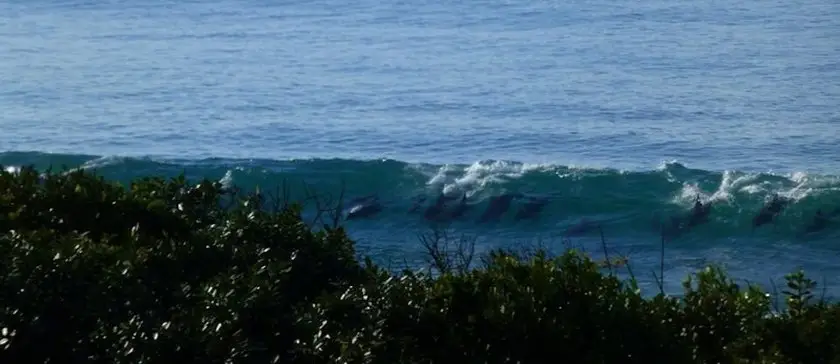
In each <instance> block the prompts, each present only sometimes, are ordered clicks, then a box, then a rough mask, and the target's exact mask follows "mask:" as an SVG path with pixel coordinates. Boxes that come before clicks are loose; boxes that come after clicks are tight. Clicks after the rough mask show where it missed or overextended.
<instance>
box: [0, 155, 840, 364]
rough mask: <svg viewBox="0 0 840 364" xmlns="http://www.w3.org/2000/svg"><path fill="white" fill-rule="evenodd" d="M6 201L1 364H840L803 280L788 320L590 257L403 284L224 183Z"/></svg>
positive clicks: (59, 192) (794, 286)
mask: <svg viewBox="0 0 840 364" xmlns="http://www.w3.org/2000/svg"><path fill="white" fill-rule="evenodd" d="M0 202H2V204H0V226H2V236H0V303H2V305H0V362H2V363H47V362H59V363H72V362H85V363H172V362H201V363H438V362H450V361H456V362H463V363H517V362H518V363H542V362H558V361H565V360H568V361H571V362H581V363H619V362H620V363H636V362H638V363H652V362H656V363H660V362H662V363H748V362H749V363H753V362H766V363H840V305H838V304H830V303H827V302H822V301H816V302H815V301H814V297H813V293H812V292H813V291H814V289H815V288H816V285H815V283H814V282H813V281H811V280H809V279H807V278H806V277H805V276H804V274H802V272H797V273H794V274H791V275H789V276H788V286H789V289H788V290H787V291H786V292H785V293H784V294H785V295H786V298H787V305H786V307H787V309H785V310H784V311H782V312H774V310H772V309H771V297H770V296H769V295H768V294H766V293H765V292H763V291H762V290H761V289H759V288H758V287H755V286H749V287H739V286H738V285H736V284H735V283H734V282H733V281H732V280H731V279H730V278H728V277H727V276H726V274H725V273H724V272H722V271H721V270H720V269H717V268H714V267H710V268H708V269H706V270H703V271H701V272H698V273H697V274H695V275H693V276H692V277H690V279H687V280H686V282H685V285H684V288H685V292H684V295H683V296H682V297H680V298H674V297H668V296H665V295H659V296H656V297H653V298H645V297H643V296H641V295H640V293H639V290H638V289H637V287H636V285H635V282H633V281H622V280H620V279H619V278H617V277H616V276H615V275H613V274H609V273H605V272H604V269H603V268H601V267H600V266H599V265H598V264H597V263H596V262H594V261H593V260H591V259H589V258H587V257H586V256H584V255H581V254H579V253H577V252H575V251H567V252H565V253H563V254H561V255H560V256H556V257H552V256H549V255H548V254H546V253H545V252H543V251H536V252H535V253H533V254H527V255H522V254H516V253H513V252H508V251H493V252H491V253H490V254H489V255H488V256H487V257H485V264H483V265H482V266H478V267H473V268H469V269H464V267H461V268H460V269H451V270H450V269H443V270H442V271H441V272H438V273H436V274H431V273H418V272H410V271H405V272H402V273H400V274H394V273H391V272H388V271H386V270H384V269H381V268H379V267H377V266H375V265H374V264H373V263H371V262H370V260H368V259H365V260H363V261H360V259H358V258H357V256H356V252H355V250H354V245H353V242H352V241H351V240H350V239H349V238H348V236H347V235H346V234H345V232H344V230H343V229H342V228H341V227H338V226H330V225H327V226H324V228H322V229H317V230H313V229H312V227H311V226H309V225H308V224H306V223H304V221H303V220H302V218H301V206H299V205H295V204H292V205H288V206H284V207H283V208H279V209H275V210H272V209H268V208H266V201H265V198H264V197H262V196H261V195H259V194H249V195H238V194H237V193H235V192H234V191H231V190H226V189H224V188H222V186H221V185H219V184H218V183H215V182H211V181H206V180H205V181H201V182H200V183H197V184H191V183H188V182H187V181H186V180H184V179H183V178H175V179H169V180H167V179H161V178H146V179H141V180H137V181H135V182H133V183H132V184H131V185H130V186H128V187H123V186H120V185H119V184H116V183H113V182H110V181H106V180H104V179H102V178H100V177H97V176H95V175H93V174H91V173H89V172H83V171H79V172H72V173H66V174H58V173H46V174H45V175H44V176H39V173H38V172H37V171H35V170H34V169H32V168H24V169H22V170H21V171H20V172H18V173H10V172H3V173H2V174H1V175H0ZM438 258H439V257H438ZM438 261H440V259H438Z"/></svg>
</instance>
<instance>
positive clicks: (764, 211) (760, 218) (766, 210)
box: [752, 194, 790, 230]
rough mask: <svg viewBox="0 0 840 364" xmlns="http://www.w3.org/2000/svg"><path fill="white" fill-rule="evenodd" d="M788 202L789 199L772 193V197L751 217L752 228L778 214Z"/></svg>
mask: <svg viewBox="0 0 840 364" xmlns="http://www.w3.org/2000/svg"><path fill="white" fill-rule="evenodd" d="M789 203H790V200H789V199H787V198H784V197H779V195H778V194H773V198H772V199H771V200H770V201H769V202H767V203H766V204H764V207H762V208H761V210H760V211H759V212H758V214H757V215H755V217H754V218H753V223H752V226H753V230H755V229H756V228H757V227H760V226H762V225H765V224H767V223H769V222H771V221H773V219H774V218H775V217H776V216H778V215H779V213H781V212H782V210H784V208H785V207H786V206H787V205H788V204H789Z"/></svg>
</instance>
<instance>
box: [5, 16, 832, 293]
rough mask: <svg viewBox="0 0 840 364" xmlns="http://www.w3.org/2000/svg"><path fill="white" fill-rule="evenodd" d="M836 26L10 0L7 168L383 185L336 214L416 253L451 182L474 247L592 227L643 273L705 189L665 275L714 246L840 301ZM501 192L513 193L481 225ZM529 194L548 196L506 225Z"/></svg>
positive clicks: (462, 229) (729, 265)
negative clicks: (672, 225)
mask: <svg viewBox="0 0 840 364" xmlns="http://www.w3.org/2000/svg"><path fill="white" fill-rule="evenodd" d="M838 36H840V5H837V4H834V3H832V2H830V1H829V2H826V1H816V0H804V1H796V2H784V1H769V2H768V1H762V2H758V1H746V2H738V3H734V2H716V1H703V2H697V1H661V0H641V1H636V2H620V1H607V0H602V1H587V2H582V1H571V2H555V1H537V2H524V1H502V0H497V1H466V2H458V3H452V4H449V3H445V2H431V1H423V0H407V1H397V2H385V3H381V2H373V1H369V0H361V1H355V2H345V1H338V0H325V1H317V0H316V1H307V2H297V1H280V2H268V1H249V0H246V1H230V0H219V1H181V2H173V1H167V0H162V1H118V0H114V1H98V2H86V1H75V0H69V1H57V0H52V1H50V0H33V1H3V2H0V49H2V51H0V81H2V87H0V108H2V110H3V112H2V114H0V165H3V166H4V168H16V167H19V166H22V165H35V166H37V167H39V168H47V167H49V166H54V167H60V166H67V167H68V168H78V167H84V168H89V169H96V170H97V171H98V173H101V174H104V175H106V176H108V177H111V178H115V179H119V180H125V181H127V180H129V179H130V178H132V177H139V176H144V175H150V174H155V175H168V176H175V175H178V174H180V173H185V174H186V175H187V176H188V177H190V178H193V179H200V178H205V177H206V178H211V179H215V180H219V181H222V182H223V183H226V184H232V185H239V186H243V187H246V188H251V189H253V188H255V187H256V186H260V187H261V188H263V189H271V188H273V187H275V186H277V185H278V184H280V183H282V182H283V181H288V182H289V183H291V184H292V186H293V188H294V186H302V184H303V183H304V182H306V183H307V184H309V185H311V186H312V187H313V188H314V189H316V190H319V191H325V192H329V193H337V191H338V190H339V189H340V188H342V187H341V186H344V187H343V188H344V190H345V193H346V195H347V196H351V197H352V196H361V195H368V194H373V193H376V194H378V195H379V196H380V200H381V201H382V206H383V209H382V211H381V212H379V213H378V214H376V215H374V216H371V217H368V218H363V219H354V220H350V221H347V228H348V230H349V231H350V233H351V236H352V237H353V238H355V240H357V244H358V250H359V251H360V253H362V254H365V255H370V256H372V257H373V258H374V259H375V260H377V261H379V262H382V263H383V264H391V263H393V264H405V265H408V266H412V267H416V266H418V265H419V264H422V260H423V256H424V255H423V249H422V246H421V245H420V243H419V241H418V234H424V233H426V232H428V231H429V230H430V229H431V228H430V223H429V222H428V221H427V219H425V218H424V217H423V213H422V211H421V212H419V213H412V212H410V210H411V207H412V205H413V204H414V201H415V200H416V198H418V196H427V197H428V198H429V200H430V201H431V200H434V198H435V197H436V196H437V194H439V193H441V192H444V193H447V194H451V195H453V196H463V195H466V196H467V200H468V205H469V206H472V208H471V209H469V210H468V211H467V212H466V214H465V215H464V216H462V217H460V218H458V219H455V221H453V222H452V223H451V224H450V225H449V226H448V228H450V229H452V231H453V234H466V235H468V236H471V237H474V238H475V239H476V244H477V250H478V251H479V252H483V251H486V250H488V249H492V248H517V247H524V246H529V245H535V244H538V245H539V246H544V247H548V248H550V249H553V250H556V251H560V250H561V249H563V248H564V247H567V246H570V245H574V246H578V247H582V248H584V249H587V250H589V251H592V252H593V253H595V254H597V253H598V252H599V251H600V241H601V237H600V231H599V230H598V229H594V228H589V229H585V228H582V227H591V226H592V225H590V224H597V223H600V225H601V230H602V231H603V234H604V237H605V239H606V241H607V243H608V245H609V247H610V250H611V252H612V253H613V254H623V255H627V256H628V259H629V261H630V264H631V266H632V267H633V270H634V272H635V274H636V276H637V278H638V279H639V280H640V282H641V283H642V284H641V285H642V289H643V290H645V291H647V292H651V291H655V290H656V289H658V288H656V284H655V283H654V280H653V276H652V272H653V271H656V272H658V271H659V269H660V266H659V265H660V235H661V231H662V229H663V226H664V227H666V228H667V227H668V226H669V225H668V224H669V222H670V221H671V217H672V216H686V214H688V213H689V212H690V211H691V208H692V205H693V203H694V200H695V198H698V197H699V199H700V200H701V201H702V202H703V203H708V204H709V206H711V207H712V208H711V210H710V211H711V212H710V213H709V215H708V218H707V220H706V221H704V222H703V223H701V224H698V225H697V226H694V227H693V228H691V229H690V230H686V231H683V233H682V234H675V235H673V236H669V239H667V242H666V248H665V264H664V271H665V289H666V290H667V291H668V292H673V293H677V292H679V291H680V290H681V288H680V284H681V281H682V279H684V278H685V277H686V275H688V274H689V273H691V272H693V271H696V270H698V269H701V268H703V267H704V266H706V265H707V264H712V263H715V264H721V265H723V266H724V267H725V268H726V269H727V271H728V272H730V273H731V274H732V275H733V276H734V277H736V278H737V279H738V282H739V283H744V282H747V281H750V282H755V283H759V284H763V285H765V286H769V285H770V282H771V281H774V282H776V283H779V282H780V281H781V279H782V276H783V275H784V274H785V273H788V272H790V271H792V270H794V269H797V268H803V269H805V271H806V273H807V274H809V275H810V276H812V277H813V278H814V279H816V280H817V281H819V282H820V284H821V285H822V284H825V285H826V288H827V291H826V294H827V295H828V296H829V297H840V214H838V215H837V216H835V217H834V218H830V219H829V220H828V223H827V224H823V225H822V226H821V228H820V229H811V230H818V231H814V232H810V233H807V230H808V229H809V226H812V224H813V223H814V216H815V213H816V211H817V210H821V211H823V212H824V213H825V214H827V215H831V214H832V213H833V212H834V211H835V210H837V209H840V143H838V141H839V140H840V133H839V132H838V130H840V106H838V105H840V104H838V101H840V61H838V60H840V42H838V41H837V40H838V39H840V38H838ZM301 188H302V187H301ZM298 190H300V189H298ZM503 193H521V194H524V195H525V196H526V197H525V198H520V199H517V200H515V201H513V203H512V206H511V207H510V210H509V211H507V212H506V213H505V214H503V215H502V216H501V217H500V218H499V220H498V221H490V222H487V221H480V220H481V218H480V217H481V215H482V213H483V211H484V210H485V209H486V208H487V206H488V204H489V202H488V201H489V200H490V199H491V198H492V197H493V196H495V195H499V194H503ZM774 195H778V196H781V197H782V198H784V199H785V201H789V202H790V203H789V204H788V205H786V208H785V209H783V210H782V211H781V213H780V214H779V215H778V216H776V218H775V220H774V222H773V223H770V224H767V225H764V226H761V227H758V228H756V229H753V227H752V222H753V218H754V216H755V215H756V214H757V213H758V212H759V210H760V209H761V207H762V206H763V204H764V203H766V201H768V199H770V198H771V197H772V196H774ZM528 196H536V197H541V198H545V199H546V201H547V204H546V205H545V206H544V208H543V210H542V211H541V213H540V214H539V215H538V216H537V217H535V218H533V219H518V218H517V211H518V210H519V209H521V208H522V206H524V204H526V203H527V197H528ZM427 205H428V202H427ZM427 205H424V206H423V208H422V209H425V208H426V206H427ZM422 209H421V210H422ZM838 211H840V210H838ZM835 220H836V221H835ZM572 232H574V233H572Z"/></svg>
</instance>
